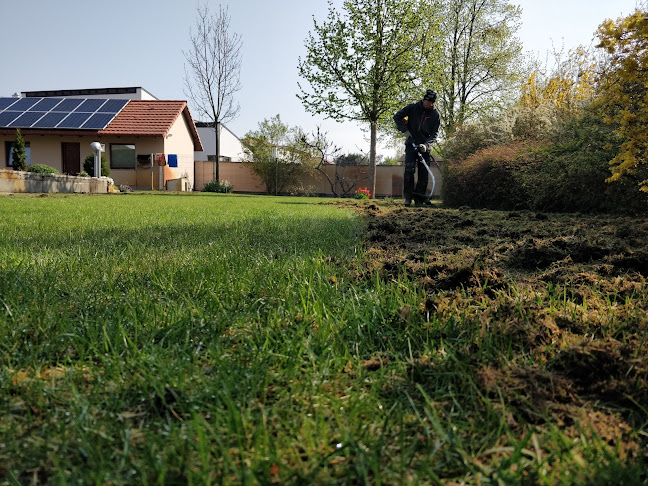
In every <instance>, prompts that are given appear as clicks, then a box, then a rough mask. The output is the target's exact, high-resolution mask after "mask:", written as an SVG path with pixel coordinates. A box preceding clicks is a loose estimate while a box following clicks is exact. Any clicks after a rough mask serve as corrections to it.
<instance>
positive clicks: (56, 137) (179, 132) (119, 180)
mask: <svg viewBox="0 0 648 486" xmlns="http://www.w3.org/2000/svg"><path fill="white" fill-rule="evenodd" d="M22 94H23V97H20V98H0V144H1V148H2V149H3V150H0V168H11V154H12V147H13V143H14V141H15V136H16V129H17V128H20V130H21V133H22V135H23V138H24V139H25V142H26V145H27V149H28V159H29V160H28V163H29V164H30V165H31V164H46V165H49V166H51V167H54V168H56V169H58V170H59V171H61V172H62V173H66V174H78V173H80V172H81V171H82V170H83V161H84V160H85V158H86V157H87V156H88V155H90V154H93V150H92V148H91V147H90V144H91V143H92V142H99V143H101V144H102V145H103V146H104V147H105V157H106V159H107V161H108V163H109V165H110V177H111V178H113V180H114V181H115V184H118V185H121V184H125V185H129V186H131V187H133V188H137V189H151V188H153V189H164V188H166V187H167V182H168V181H171V180H173V181H177V180H182V181H183V183H185V182H186V183H185V184H184V186H183V187H182V189H185V190H186V189H191V188H193V186H194V181H195V173H194V153H195V152H196V151H202V150H203V146H202V143H201V140H200V136H199V134H198V130H197V128H196V124H195V123H194V121H193V119H192V117H191V113H190V112H189V108H188V106H187V102H186V101H168V100H157V99H155V97H153V96H152V95H151V94H150V93H148V92H147V91H146V90H143V89H142V88H107V89H101V90H62V91H30V92H24V93H22ZM37 95H41V96H37ZM138 98H139V99H138ZM162 155H164V157H162ZM176 186H177V184H174V187H176Z"/></svg>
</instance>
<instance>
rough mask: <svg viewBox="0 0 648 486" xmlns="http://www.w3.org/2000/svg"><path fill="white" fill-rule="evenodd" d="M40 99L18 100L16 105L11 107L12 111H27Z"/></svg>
mask: <svg viewBox="0 0 648 486" xmlns="http://www.w3.org/2000/svg"><path fill="white" fill-rule="evenodd" d="M40 100H41V98H20V99H19V100H18V101H16V103H14V104H13V105H12V106H11V109H12V110H14V111H25V110H29V109H30V108H31V107H32V106H34V105H35V104H36V103H38V102H39V101H40Z"/></svg>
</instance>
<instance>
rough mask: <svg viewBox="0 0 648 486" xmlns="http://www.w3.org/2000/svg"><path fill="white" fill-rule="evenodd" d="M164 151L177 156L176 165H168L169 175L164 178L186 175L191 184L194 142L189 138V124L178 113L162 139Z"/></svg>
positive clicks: (192, 178) (192, 179) (192, 180)
mask: <svg viewBox="0 0 648 486" xmlns="http://www.w3.org/2000/svg"><path fill="white" fill-rule="evenodd" d="M164 153H165V154H166V155H167V160H168V158H169V154H176V155H177V156H178V167H177V168H171V167H168V169H169V170H168V174H169V176H167V175H165V178H166V179H179V178H181V177H186V178H187V179H189V181H190V183H191V184H192V185H193V182H194V143H193V139H192V138H191V131H190V127H189V124H188V123H187V120H186V119H185V117H184V116H182V115H180V116H179V117H178V119H177V120H176V121H175V123H174V124H173V126H172V127H171V130H169V134H168V135H167V138H166V140H165V141H164Z"/></svg>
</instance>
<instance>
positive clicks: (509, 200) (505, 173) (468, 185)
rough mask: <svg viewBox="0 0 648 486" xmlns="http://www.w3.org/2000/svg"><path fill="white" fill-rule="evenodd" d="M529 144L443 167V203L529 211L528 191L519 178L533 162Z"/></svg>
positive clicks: (476, 155)
mask: <svg viewBox="0 0 648 486" xmlns="http://www.w3.org/2000/svg"><path fill="white" fill-rule="evenodd" d="M530 147H531V145H529V144H528V143H521V142H515V143H511V144H506V145H498V146H494V147H487V148H484V149H481V150H478V151H477V152H475V153H474V154H473V155H471V156H470V157H468V158H467V159H466V160H465V161H464V162H454V163H445V164H443V202H444V204H445V205H446V206H449V207H459V206H470V207H474V208H487V209H527V207H528V197H527V194H526V191H527V188H525V187H524V184H521V183H520V182H521V181H520V180H519V179H518V178H517V172H518V171H519V169H520V168H521V167H523V166H525V165H527V164H530V163H532V161H531V160H529V154H530V152H529V149H530Z"/></svg>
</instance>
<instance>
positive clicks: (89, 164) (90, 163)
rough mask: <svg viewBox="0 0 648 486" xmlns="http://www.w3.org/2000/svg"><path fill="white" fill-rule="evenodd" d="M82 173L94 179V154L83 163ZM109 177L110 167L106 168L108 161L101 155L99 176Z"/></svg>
mask: <svg viewBox="0 0 648 486" xmlns="http://www.w3.org/2000/svg"><path fill="white" fill-rule="evenodd" d="M83 171H84V172H86V173H87V174H88V175H89V176H90V177H94V154H90V155H88V156H87V157H86V158H85V160H84V161H83ZM109 175H110V167H109V166H108V161H107V160H106V156H105V155H104V154H103V153H102V154H101V176H102V177H108V176H109Z"/></svg>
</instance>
